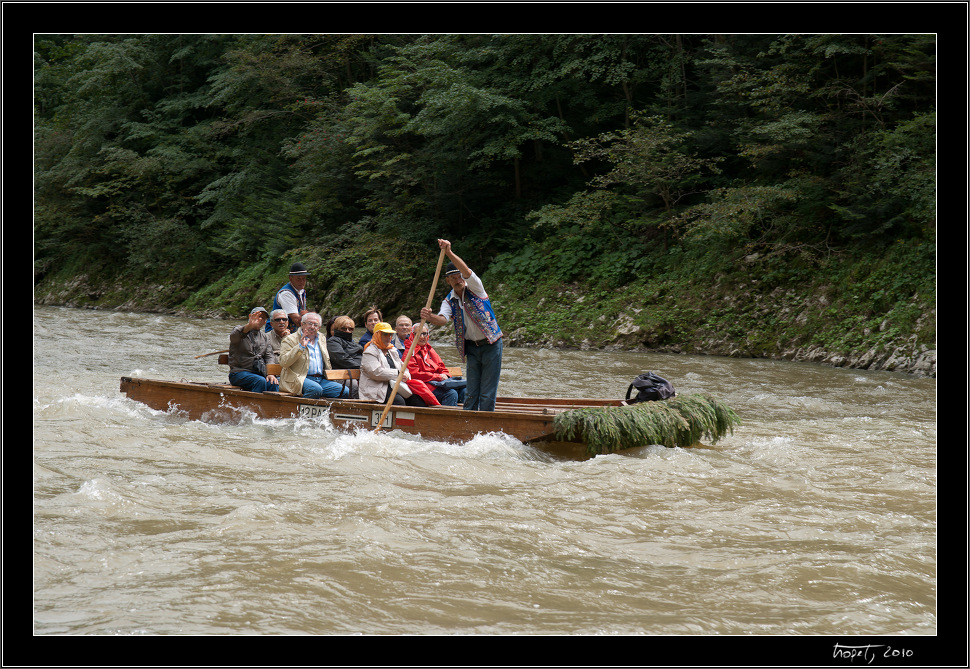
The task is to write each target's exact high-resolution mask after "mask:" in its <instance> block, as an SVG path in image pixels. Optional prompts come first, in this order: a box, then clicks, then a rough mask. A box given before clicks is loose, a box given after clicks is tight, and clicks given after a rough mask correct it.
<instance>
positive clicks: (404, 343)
mask: <svg viewBox="0 0 970 669" xmlns="http://www.w3.org/2000/svg"><path fill="white" fill-rule="evenodd" d="M410 345H411V319H410V318H408V317H407V316H403V315H402V316H398V317H397V320H396V321H394V348H396V349H397V352H398V353H399V354H400V355H401V360H404V357H405V356H406V355H407V354H408V346H410Z"/></svg>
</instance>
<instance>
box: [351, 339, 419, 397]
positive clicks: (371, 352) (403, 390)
mask: <svg viewBox="0 0 970 669" xmlns="http://www.w3.org/2000/svg"><path fill="white" fill-rule="evenodd" d="M389 353H390V354H391V356H392V357H393V358H394V364H395V365H396V366H397V367H396V368H394V367H391V366H390V365H389V364H388V362H387V358H386V357H385V356H384V352H383V351H381V349H379V348H377V346H376V345H374V344H370V345H368V346H367V347H366V348H365V349H364V352H363V353H362V354H361V356H360V386H359V390H358V393H359V395H360V399H362V400H370V401H372V402H386V401H387V398H388V397H390V394H391V391H390V390H389V389H388V384H390V387H391V388H394V384H395V383H397V375H398V372H399V371H401V363H402V360H401V357H400V356H399V355H398V352H397V349H396V348H394V347H393V346H392V347H391V350H390V351H389ZM410 378H411V374H410V372H408V370H407V368H406V367H405V368H404V378H403V379H401V385H400V386H398V389H397V394H398V395H400V396H401V397H410V396H411V389H410V388H409V387H408V384H407V383H405V381H407V380H408V379H410Z"/></svg>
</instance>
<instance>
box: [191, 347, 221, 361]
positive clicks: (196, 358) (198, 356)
mask: <svg viewBox="0 0 970 669" xmlns="http://www.w3.org/2000/svg"><path fill="white" fill-rule="evenodd" d="M228 352H229V349H228V348H227V349H226V350H225V351H213V352H212V353H203V354H202V355H197V356H195V360H198V359H199V358H204V357H206V356H209V355H215V354H216V353H228Z"/></svg>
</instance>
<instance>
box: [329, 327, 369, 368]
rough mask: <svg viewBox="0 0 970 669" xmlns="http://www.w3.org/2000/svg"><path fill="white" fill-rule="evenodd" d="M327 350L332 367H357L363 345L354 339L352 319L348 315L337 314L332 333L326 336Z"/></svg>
mask: <svg viewBox="0 0 970 669" xmlns="http://www.w3.org/2000/svg"><path fill="white" fill-rule="evenodd" d="M327 352H328V353H330V364H331V365H333V368H334V369H358V368H359V367H360V355H361V353H363V352H364V347H363V346H361V345H360V344H358V343H357V342H355V341H354V321H353V319H351V318H350V316H337V318H336V319H335V320H334V322H333V335H332V336H330V337H328V338H327Z"/></svg>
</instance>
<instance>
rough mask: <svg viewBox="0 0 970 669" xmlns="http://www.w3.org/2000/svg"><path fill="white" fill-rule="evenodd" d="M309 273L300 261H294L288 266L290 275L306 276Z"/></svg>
mask: <svg viewBox="0 0 970 669" xmlns="http://www.w3.org/2000/svg"><path fill="white" fill-rule="evenodd" d="M309 274H310V273H309V272H308V271H306V265H304V264H303V263H301V262H295V263H293V265H292V266H291V267H290V276H307V275H309Z"/></svg>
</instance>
